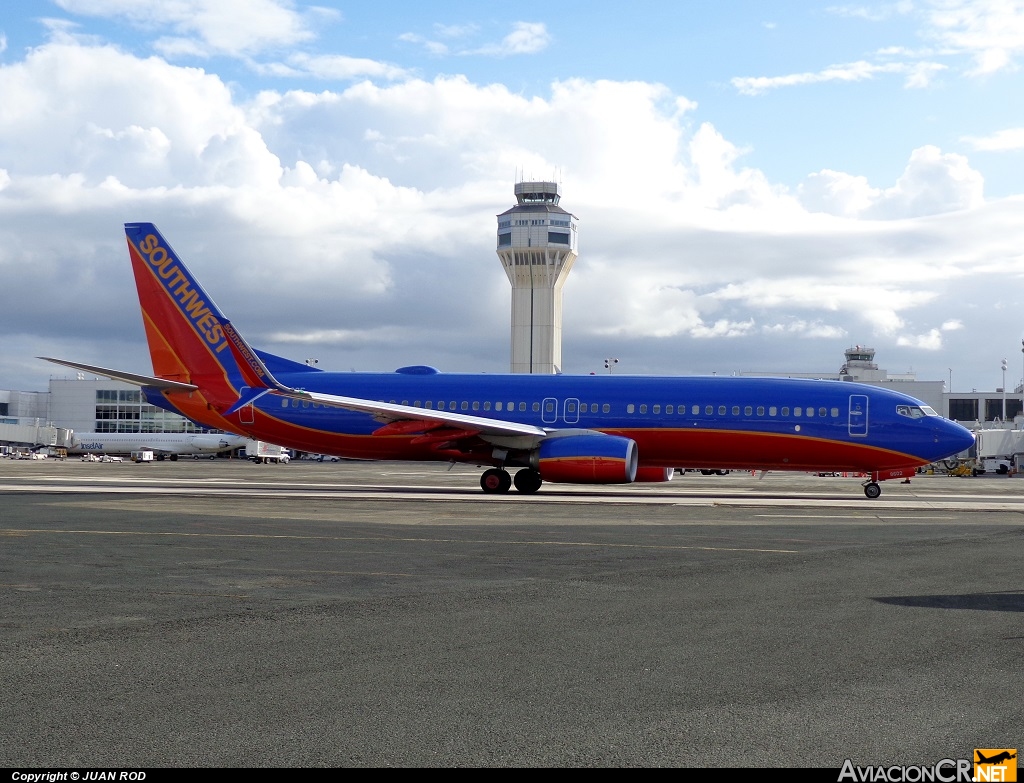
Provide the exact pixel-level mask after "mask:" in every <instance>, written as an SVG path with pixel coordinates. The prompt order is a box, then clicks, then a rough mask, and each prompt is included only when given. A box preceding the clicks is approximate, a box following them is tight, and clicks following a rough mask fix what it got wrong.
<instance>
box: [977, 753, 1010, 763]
mask: <svg viewBox="0 0 1024 783" xmlns="http://www.w3.org/2000/svg"><path fill="white" fill-rule="evenodd" d="M974 752H975V753H977V754H978V760H977V761H976V762H975V763H976V764H999V763H1001V762H1003V761H1009V760H1010V759H1015V758H1017V754H1016V753H1010V752H1009V751H1006V750H1004V751H1003V752H1002V753H997V754H996V755H994V756H993V757H992V758H990V759H989V758H985V755H984V754H983V753H982V752H981V751H980V750H975V751H974Z"/></svg>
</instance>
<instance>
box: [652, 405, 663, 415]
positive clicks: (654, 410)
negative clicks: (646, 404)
mask: <svg viewBox="0 0 1024 783" xmlns="http://www.w3.org/2000/svg"><path fill="white" fill-rule="evenodd" d="M651 413H661V406H660V405H654V406H652V407H651Z"/></svg>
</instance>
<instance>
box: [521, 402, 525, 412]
mask: <svg viewBox="0 0 1024 783" xmlns="http://www.w3.org/2000/svg"><path fill="white" fill-rule="evenodd" d="M519 410H521V411H525V410H526V403H525V402H521V403H519Z"/></svg>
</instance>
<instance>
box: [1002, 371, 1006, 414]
mask: <svg viewBox="0 0 1024 783" xmlns="http://www.w3.org/2000/svg"><path fill="white" fill-rule="evenodd" d="M1002 367H1003V423H1004V424H1005V423H1006V359H1003V365H1002Z"/></svg>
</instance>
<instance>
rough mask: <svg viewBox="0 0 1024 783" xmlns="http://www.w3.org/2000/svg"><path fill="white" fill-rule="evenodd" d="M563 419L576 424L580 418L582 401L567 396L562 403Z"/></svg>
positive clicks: (567, 422)
mask: <svg viewBox="0 0 1024 783" xmlns="http://www.w3.org/2000/svg"><path fill="white" fill-rule="evenodd" d="M562 419H563V420H564V421H565V423H566V424H575V423H576V422H578V421H579V420H580V401H579V400H578V399H576V398H575V397H568V398H566V400H565V402H564V403H563V404H562Z"/></svg>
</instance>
